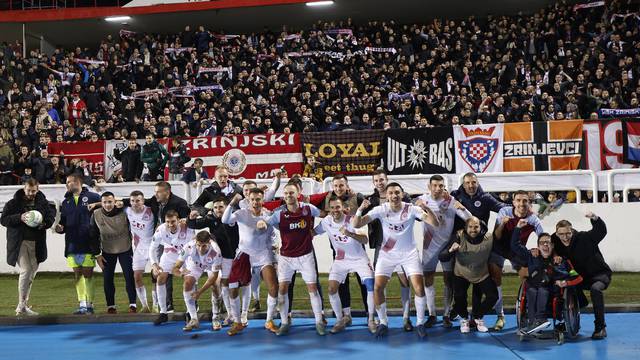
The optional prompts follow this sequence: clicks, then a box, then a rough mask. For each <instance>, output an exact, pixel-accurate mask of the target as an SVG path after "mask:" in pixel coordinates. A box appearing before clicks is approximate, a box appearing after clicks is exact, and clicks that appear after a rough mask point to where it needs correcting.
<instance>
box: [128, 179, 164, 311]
mask: <svg viewBox="0 0 640 360" xmlns="http://www.w3.org/2000/svg"><path fill="white" fill-rule="evenodd" d="M129 203H130V207H127V208H125V209H124V211H125V213H126V214H127V219H129V225H130V226H129V228H130V229H131V238H132V239H133V248H134V250H133V278H134V280H135V283H136V294H138V299H140V303H141V304H142V312H143V313H144V312H150V310H149V303H148V302H147V289H146V288H145V287H144V282H143V275H144V270H145V268H146V266H147V262H148V261H149V247H150V246H151V241H152V240H153V233H154V230H155V229H154V225H155V219H154V217H153V211H152V210H151V208H150V207H148V206H146V205H145V204H144V194H143V193H142V192H141V191H139V190H134V191H133V192H131V194H130V195H129ZM153 294H154V296H153V298H154V301H153V302H154V304H153V305H154V307H155V305H156V302H157V301H156V297H155V289H154V290H153Z"/></svg>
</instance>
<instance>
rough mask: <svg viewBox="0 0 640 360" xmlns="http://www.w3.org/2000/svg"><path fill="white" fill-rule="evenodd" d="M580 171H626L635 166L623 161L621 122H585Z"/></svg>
mask: <svg viewBox="0 0 640 360" xmlns="http://www.w3.org/2000/svg"><path fill="white" fill-rule="evenodd" d="M582 129H583V139H584V146H583V149H584V150H583V151H582V163H581V167H580V168H581V169H588V170H595V171H599V170H611V169H628V168H634V167H637V166H636V165H631V164H625V163H624V161H623V157H622V154H623V151H622V150H623V149H622V146H623V141H622V120H620V119H612V120H605V119H602V120H585V121H584V125H583V126H582Z"/></svg>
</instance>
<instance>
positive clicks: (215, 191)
mask: <svg viewBox="0 0 640 360" xmlns="http://www.w3.org/2000/svg"><path fill="white" fill-rule="evenodd" d="M214 179H215V181H214V182H213V183H212V184H211V185H209V186H208V187H206V188H205V189H204V190H203V191H202V194H200V196H199V197H198V199H196V201H195V202H194V203H193V206H194V207H195V208H196V210H198V211H199V212H200V214H201V215H204V214H206V213H207V210H206V209H205V208H204V206H205V205H206V204H207V203H208V202H210V201H213V200H216V199H218V198H219V197H221V196H222V197H224V198H226V199H227V201H231V199H233V197H234V196H235V194H240V195H242V188H241V187H240V186H239V185H237V184H236V183H234V182H233V181H230V180H229V170H227V168H225V167H223V166H219V167H218V168H216V172H215V175H214Z"/></svg>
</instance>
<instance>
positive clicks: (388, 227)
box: [352, 183, 438, 338]
mask: <svg viewBox="0 0 640 360" xmlns="http://www.w3.org/2000/svg"><path fill="white" fill-rule="evenodd" d="M386 193H387V201H388V202H387V203H385V204H382V205H379V206H376V207H374V208H373V209H372V210H371V211H369V213H367V215H364V216H363V215H362V212H363V211H364V210H365V209H366V208H367V207H368V206H369V201H368V200H365V201H363V202H362V204H361V205H360V207H359V208H358V211H357V212H356V215H355V216H354V217H353V219H352V225H353V227H355V228H359V227H362V226H365V225H367V224H369V223H370V222H372V221H373V220H376V219H378V220H380V223H381V224H382V246H381V248H380V255H379V256H378V262H377V263H376V269H375V275H376V279H375V286H374V300H375V305H376V312H377V313H378V318H379V319H380V324H379V325H378V327H377V329H376V333H375V335H376V337H378V338H380V337H383V336H384V335H386V334H387V332H388V330H389V328H388V326H389V325H388V324H389V323H388V318H387V304H386V300H385V294H384V291H385V288H386V287H387V282H388V281H389V278H390V277H391V274H393V271H394V269H395V268H396V266H398V265H400V266H402V267H403V268H404V272H405V274H406V275H407V276H408V277H409V279H411V285H412V286H413V291H414V292H415V294H416V295H415V298H414V301H415V306H416V317H417V326H416V331H417V333H418V336H420V337H421V338H424V337H425V336H426V335H427V333H426V330H425V328H424V313H425V306H426V304H425V296H424V278H423V276H422V264H421V263H420V256H419V255H418V249H417V248H416V242H415V240H414V238H413V224H414V222H415V220H416V219H420V220H422V221H424V222H425V223H429V224H431V225H433V226H438V219H437V218H436V216H435V214H434V213H433V212H432V211H431V210H430V209H429V208H426V209H425V210H426V211H425V210H422V209H421V208H420V207H418V206H415V205H412V204H409V203H405V202H403V201H402V197H403V195H404V190H403V189H402V186H400V184H398V183H389V184H388V185H387V189H386Z"/></svg>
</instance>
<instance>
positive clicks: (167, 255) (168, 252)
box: [149, 210, 195, 325]
mask: <svg viewBox="0 0 640 360" xmlns="http://www.w3.org/2000/svg"><path fill="white" fill-rule="evenodd" d="M164 219H165V221H164V224H162V225H160V226H158V229H156V232H155V234H153V241H152V242H151V246H149V258H150V259H151V271H153V273H154V274H155V276H156V277H157V278H158V283H157V284H156V291H157V293H158V304H159V305H160V315H159V316H158V318H157V319H156V320H155V321H154V322H153V323H154V325H160V324H162V323H164V322H167V321H168V316H167V286H166V284H167V278H168V276H169V274H170V273H171V271H172V269H173V266H174V265H175V263H176V261H178V256H179V254H180V251H182V248H183V247H184V246H185V245H186V244H187V243H188V242H189V241H191V239H193V235H194V233H195V231H194V230H193V229H189V228H187V224H182V223H180V218H179V215H178V212H177V211H175V210H169V211H167V213H166V214H165V216H164ZM160 245H162V246H164V250H163V253H162V256H161V257H160V258H159V259H158V247H160Z"/></svg>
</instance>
